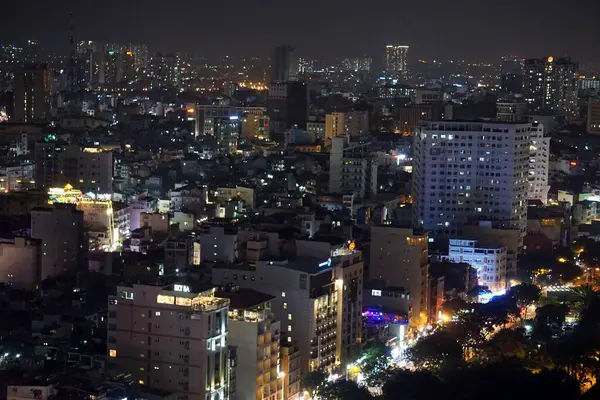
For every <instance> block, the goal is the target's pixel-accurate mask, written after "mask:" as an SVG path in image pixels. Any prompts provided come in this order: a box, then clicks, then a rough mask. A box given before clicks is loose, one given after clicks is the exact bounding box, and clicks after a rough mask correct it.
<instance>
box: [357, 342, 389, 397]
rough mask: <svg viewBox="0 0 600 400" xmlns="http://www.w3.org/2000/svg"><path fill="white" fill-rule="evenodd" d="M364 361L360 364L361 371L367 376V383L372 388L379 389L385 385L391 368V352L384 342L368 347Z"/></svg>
mask: <svg viewBox="0 0 600 400" xmlns="http://www.w3.org/2000/svg"><path fill="white" fill-rule="evenodd" d="M363 357H364V361H363V362H362V363H361V364H360V370H361V372H362V373H363V375H364V376H365V382H366V383H367V385H368V386H370V387H378V386H381V385H382V384H383V382H384V381H385V378H386V374H387V369H388V366H389V361H388V359H389V350H388V348H387V346H386V345H385V344H384V343H382V342H379V341H377V342H374V343H371V344H369V345H367V346H366V347H365V349H364V351H363Z"/></svg>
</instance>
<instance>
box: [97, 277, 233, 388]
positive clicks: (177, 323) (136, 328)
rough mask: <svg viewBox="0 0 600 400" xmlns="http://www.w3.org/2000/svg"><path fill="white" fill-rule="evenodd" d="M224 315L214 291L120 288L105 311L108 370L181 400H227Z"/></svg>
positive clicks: (184, 286) (226, 303) (191, 287)
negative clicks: (128, 375) (106, 319)
mask: <svg viewBox="0 0 600 400" xmlns="http://www.w3.org/2000/svg"><path fill="white" fill-rule="evenodd" d="M228 311H229V300H228V299H224V298H219V297H216V296H215V288H210V289H206V288H197V287H194V285H189V284H185V283H181V284H171V285H167V286H164V287H160V286H149V285H133V286H132V287H124V286H119V287H118V288H117V294H116V296H111V297H109V305H108V357H109V361H111V365H110V367H111V368H113V369H115V370H116V371H117V372H120V373H125V374H130V375H131V376H132V379H134V380H135V382H136V383H138V384H140V385H144V386H146V387H148V388H150V389H158V390H164V391H168V392H171V393H174V394H176V395H177V398H178V399H180V400H227V399H228V398H229V362H228V348H227V337H228V334H227V333H228V323H227V314H228Z"/></svg>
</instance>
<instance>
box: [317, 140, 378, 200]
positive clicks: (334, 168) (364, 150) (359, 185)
mask: <svg viewBox="0 0 600 400" xmlns="http://www.w3.org/2000/svg"><path fill="white" fill-rule="evenodd" d="M329 193H337V194H352V193H356V194H357V195H358V196H359V197H361V198H365V196H367V195H376V194H377V160H376V159H375V157H372V156H371V143H353V142H348V139H347V138H346V137H343V136H340V137H334V138H333V139H331V152H330V153H329Z"/></svg>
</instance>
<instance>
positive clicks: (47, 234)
mask: <svg viewBox="0 0 600 400" xmlns="http://www.w3.org/2000/svg"><path fill="white" fill-rule="evenodd" d="M31 237H32V238H34V239H39V240H41V242H42V261H41V272H40V275H39V276H40V278H41V279H42V280H43V279H46V278H48V277H56V276H58V275H60V274H62V273H64V272H67V271H76V270H78V268H80V267H82V264H81V263H82V262H83V261H84V260H83V254H84V237H83V212H82V211H78V210H77V209H76V208H75V206H74V205H71V204H55V205H53V206H50V207H48V208H46V207H36V208H34V209H32V210H31ZM86 249H87V247H86Z"/></svg>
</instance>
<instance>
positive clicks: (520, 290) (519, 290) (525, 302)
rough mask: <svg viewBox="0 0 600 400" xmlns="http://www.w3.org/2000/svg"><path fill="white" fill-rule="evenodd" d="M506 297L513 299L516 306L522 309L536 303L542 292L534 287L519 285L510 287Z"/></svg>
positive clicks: (526, 284) (525, 284)
mask: <svg viewBox="0 0 600 400" xmlns="http://www.w3.org/2000/svg"><path fill="white" fill-rule="evenodd" d="M507 296H508V297H510V298H512V299H514V301H515V302H516V303H517V306H519V307H520V308H524V307H528V306H530V305H532V304H535V303H537V302H538V301H539V299H540V297H541V296H542V290H541V289H540V288H539V287H538V286H536V285H532V284H530V283H521V284H520V285H516V286H513V287H511V288H510V289H509V290H508V293H507Z"/></svg>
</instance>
